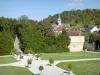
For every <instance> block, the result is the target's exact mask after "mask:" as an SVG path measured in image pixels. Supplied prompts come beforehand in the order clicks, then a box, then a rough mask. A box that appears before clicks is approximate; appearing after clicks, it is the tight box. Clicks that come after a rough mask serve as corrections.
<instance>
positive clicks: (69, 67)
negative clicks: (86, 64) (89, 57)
mask: <svg viewBox="0 0 100 75" xmlns="http://www.w3.org/2000/svg"><path fill="white" fill-rule="evenodd" d="M71 68H72V65H71V64H68V69H69V74H70V71H71Z"/></svg>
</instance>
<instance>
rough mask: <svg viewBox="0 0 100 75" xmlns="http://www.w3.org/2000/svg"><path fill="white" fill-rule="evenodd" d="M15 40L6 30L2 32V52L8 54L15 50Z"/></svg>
mask: <svg viewBox="0 0 100 75" xmlns="http://www.w3.org/2000/svg"><path fill="white" fill-rule="evenodd" d="M13 44H14V41H13V38H12V36H11V34H10V33H9V32H7V31H5V30H3V31H2V32H0V52H1V53H0V54H1V55H8V54H10V53H11V51H12V50H13V48H14V46H13Z"/></svg>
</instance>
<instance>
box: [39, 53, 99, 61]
mask: <svg viewBox="0 0 100 75" xmlns="http://www.w3.org/2000/svg"><path fill="white" fill-rule="evenodd" d="M49 58H53V59H54V60H71V59H84V58H100V54H99V53H90V52H65V53H45V54H42V56H41V59H42V60H48V59H49Z"/></svg>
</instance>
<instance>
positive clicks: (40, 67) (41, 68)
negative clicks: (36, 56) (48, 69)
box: [39, 65, 44, 74]
mask: <svg viewBox="0 0 100 75" xmlns="http://www.w3.org/2000/svg"><path fill="white" fill-rule="evenodd" d="M43 69H44V67H43V66H42V65H41V66H39V70H40V71H41V74H42V70H43Z"/></svg>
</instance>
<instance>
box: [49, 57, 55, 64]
mask: <svg viewBox="0 0 100 75" xmlns="http://www.w3.org/2000/svg"><path fill="white" fill-rule="evenodd" d="M49 63H50V66H51V65H52V64H53V63H54V60H53V59H51V58H50V59H49Z"/></svg>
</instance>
